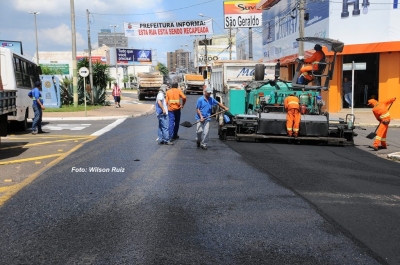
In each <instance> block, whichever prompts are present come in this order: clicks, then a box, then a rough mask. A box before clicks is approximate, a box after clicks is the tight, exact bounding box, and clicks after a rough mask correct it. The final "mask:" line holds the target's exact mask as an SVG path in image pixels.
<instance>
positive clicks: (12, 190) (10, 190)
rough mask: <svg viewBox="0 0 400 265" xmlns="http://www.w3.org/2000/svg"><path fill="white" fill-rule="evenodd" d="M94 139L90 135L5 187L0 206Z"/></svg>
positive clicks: (0, 197) (0, 198)
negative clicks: (32, 172)
mask: <svg viewBox="0 0 400 265" xmlns="http://www.w3.org/2000/svg"><path fill="white" fill-rule="evenodd" d="M94 139H96V137H92V138H91V139H88V140H86V141H85V142H83V143H80V144H79V145H77V146H75V147H74V148H72V149H71V150H69V151H68V152H66V153H64V154H60V155H59V157H58V158H57V159H55V160H53V161H51V162H50V163H49V164H47V165H46V166H44V167H43V168H41V169H40V170H38V171H37V172H35V173H34V174H32V175H30V176H29V177H27V178H26V179H24V180H23V181H21V182H20V183H18V184H16V185H13V186H10V187H7V189H5V190H4V193H5V194H4V195H2V196H0V207H1V206H3V205H4V203H5V202H6V201H8V200H9V199H10V198H11V197H12V196H14V195H15V194H17V193H18V192H19V191H20V190H22V189H23V188H24V187H25V186H27V185H29V184H30V183H32V182H33V181H34V180H35V179H36V178H38V177H39V176H40V174H42V173H43V172H44V171H46V170H48V169H49V168H51V167H53V166H54V165H56V164H58V163H59V162H60V161H62V160H63V159H65V158H66V157H67V156H69V155H70V154H72V153H73V152H75V151H76V150H78V149H79V148H81V147H82V146H83V145H84V144H85V143H88V142H90V141H92V140H94ZM0 191H2V189H1V188H0Z"/></svg>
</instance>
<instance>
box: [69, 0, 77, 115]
mask: <svg viewBox="0 0 400 265" xmlns="http://www.w3.org/2000/svg"><path fill="white" fill-rule="evenodd" d="M70 8H71V35H72V90H73V94H74V107H75V108H77V107H78V69H77V68H78V66H77V64H76V31H75V30H76V29H75V7H74V0H70Z"/></svg>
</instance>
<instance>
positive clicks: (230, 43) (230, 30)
mask: <svg viewBox="0 0 400 265" xmlns="http://www.w3.org/2000/svg"><path fill="white" fill-rule="evenodd" d="M229 60H232V27H229Z"/></svg>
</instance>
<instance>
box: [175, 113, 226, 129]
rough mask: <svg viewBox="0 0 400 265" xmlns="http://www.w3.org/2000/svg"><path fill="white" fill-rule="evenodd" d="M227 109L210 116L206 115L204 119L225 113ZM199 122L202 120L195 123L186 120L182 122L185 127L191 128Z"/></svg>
mask: <svg viewBox="0 0 400 265" xmlns="http://www.w3.org/2000/svg"><path fill="white" fill-rule="evenodd" d="M225 111H226V110H223V111H220V112H217V113H214V114H213V115H210V116H208V117H206V118H204V119H208V118H210V117H214V116H217V115H218V114H221V113H223V112H225ZM199 122H200V121H196V122H195V123H191V122H190V121H184V122H182V123H181V125H182V126H183V127H186V128H190V127H192V126H193V125H195V124H197V123H199Z"/></svg>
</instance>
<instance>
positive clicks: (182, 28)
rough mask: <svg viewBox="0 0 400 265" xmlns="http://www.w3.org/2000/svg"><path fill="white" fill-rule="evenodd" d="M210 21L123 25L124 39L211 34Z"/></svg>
mask: <svg viewBox="0 0 400 265" xmlns="http://www.w3.org/2000/svg"><path fill="white" fill-rule="evenodd" d="M212 24H213V23H212V19H209V20H184V21H171V22H149V23H145V22H138V23H136V22H135V23H126V22H125V23H124V32H125V37H149V36H154V37H157V36H191V35H207V34H213V27H212Z"/></svg>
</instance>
